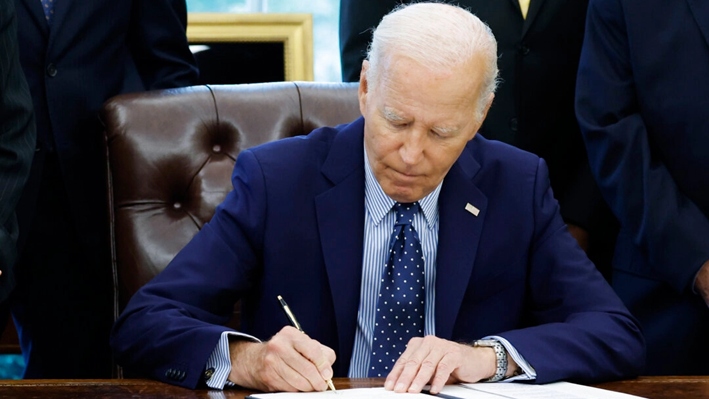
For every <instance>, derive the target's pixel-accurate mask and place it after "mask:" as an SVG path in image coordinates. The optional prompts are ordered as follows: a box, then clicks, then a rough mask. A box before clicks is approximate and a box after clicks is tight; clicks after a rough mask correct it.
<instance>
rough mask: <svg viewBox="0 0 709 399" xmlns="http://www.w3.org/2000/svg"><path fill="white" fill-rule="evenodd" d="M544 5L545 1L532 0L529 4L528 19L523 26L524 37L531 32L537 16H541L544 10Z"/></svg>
mask: <svg viewBox="0 0 709 399" xmlns="http://www.w3.org/2000/svg"><path fill="white" fill-rule="evenodd" d="M543 3H544V0H531V1H530V2H529V10H527V18H525V20H524V25H523V26H522V37H524V36H525V35H526V34H527V31H529V28H530V27H531V26H532V24H533V23H534V20H535V18H536V17H537V15H539V12H540V10H541V9H542V5H543Z"/></svg>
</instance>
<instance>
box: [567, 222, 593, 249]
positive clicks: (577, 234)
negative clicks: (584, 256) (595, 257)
mask: <svg viewBox="0 0 709 399" xmlns="http://www.w3.org/2000/svg"><path fill="white" fill-rule="evenodd" d="M566 227H567V228H568V229H569V233H571V236H573V237H574V238H575V239H576V242H578V243H579V246H580V247H581V249H583V250H584V252H588V231H586V230H585V229H583V228H581V227H579V226H577V225H575V224H567V225H566Z"/></svg>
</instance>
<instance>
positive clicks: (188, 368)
mask: <svg viewBox="0 0 709 399" xmlns="http://www.w3.org/2000/svg"><path fill="white" fill-rule="evenodd" d="M232 182H233V185H234V190H232V191H231V192H230V193H229V195H228V196H227V198H226V199H225V201H224V202H223V203H222V204H221V205H219V206H218V207H217V209H216V212H215V214H214V217H213V218H212V220H211V221H210V222H209V223H207V224H206V225H205V226H204V227H203V228H202V230H201V231H200V232H199V233H198V234H197V235H196V236H195V237H194V239H192V240H191V241H190V243H189V244H187V246H186V247H185V248H184V249H183V250H182V251H180V253H179V254H178V255H177V256H176V257H175V258H174V259H173V261H172V262H171V263H170V264H169V265H168V267H167V268H166V269H165V270H163V271H162V272H161V273H160V274H158V275H157V276H156V277H155V278H154V279H153V280H151V281H150V282H149V283H148V284H146V285H145V286H143V287H142V288H141V289H140V290H139V291H138V292H137V293H136V294H135V295H134V296H133V297H132V298H131V300H130V302H129V303H128V305H127V306H126V309H125V310H124V311H123V313H122V314H121V316H120V317H119V319H118V320H117V321H116V324H115V325H114V328H113V332H112V337H111V346H112V347H113V351H114V353H115V355H116V360H117V361H118V363H119V364H121V365H122V366H124V367H127V368H129V369H131V370H134V371H138V372H139V373H141V374H143V375H147V376H149V377H151V378H155V379H158V380H161V381H164V382H168V383H171V384H178V385H181V386H185V387H188V388H196V387H197V386H198V385H199V384H200V383H201V382H202V381H203V378H202V373H203V371H204V368H205V365H206V364H207V360H208V359H209V356H210V355H211V354H212V352H213V351H214V348H215V347H216V346H217V343H218V341H219V339H220V336H221V334H222V332H224V331H227V330H229V329H228V328H227V327H224V326H223V325H224V324H226V322H227V321H228V319H229V316H230V315H231V313H232V310H233V307H234V303H236V302H237V300H238V299H239V298H240V297H241V296H242V295H243V294H244V292H246V291H247V290H248V289H249V288H250V287H251V285H252V284H253V283H254V280H255V276H254V274H255V273H257V269H258V268H259V267H260V265H261V263H260V262H261V261H260V259H262V257H261V256H260V253H261V242H262V239H263V231H261V230H262V227H261V226H262V225H263V220H264V219H265V217H266V216H265V209H266V201H264V198H266V194H265V189H264V183H263V176H262V173H261V169H260V167H259V166H258V162H257V161H256V160H255V158H254V156H253V154H252V153H251V151H249V150H245V151H243V152H241V153H240V154H239V157H238V159H237V164H236V167H235V169H234V174H233V177H232ZM236 204H238V205H236ZM205 265H208V267H209V272H208V273H205V270H204V268H205ZM274 301H275V299H274ZM169 370H179V371H184V372H185V377H184V379H183V380H181V381H175V380H171V379H169V378H168V375H169V374H170V372H169Z"/></svg>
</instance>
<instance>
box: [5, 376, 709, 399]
mask: <svg viewBox="0 0 709 399" xmlns="http://www.w3.org/2000/svg"><path fill="white" fill-rule="evenodd" d="M383 383H384V380H383V379H354V380H350V379H346V378H336V379H335V386H337V388H338V389H345V388H365V387H379V386H382V385H383ZM597 386H598V387H599V388H604V389H609V390H613V391H618V392H625V393H629V394H633V395H638V396H642V397H646V398H649V399H676V398H682V399H700V398H702V399H704V398H709V377H641V378H638V379H636V380H628V381H619V382H610V383H605V384H599V385H597ZM249 393H251V392H250V391H244V390H226V391H216V390H206V389H203V390H196V391H193V390H189V389H185V388H179V387H176V386H172V385H167V384H163V383H161V382H157V381H152V380H141V379H136V380H132V379H131V380H18V381H11V380H6V381H0V398H2V399H32V398H37V399H39V398H41V399H69V398H72V399H74V398H92V399H93V398H101V399H123V398H136V399H139V398H151V399H162V398H165V399H168V398H169V399H243V398H244V397H245V396H246V395H248V394H249ZM402 399H405V397H404V396H402Z"/></svg>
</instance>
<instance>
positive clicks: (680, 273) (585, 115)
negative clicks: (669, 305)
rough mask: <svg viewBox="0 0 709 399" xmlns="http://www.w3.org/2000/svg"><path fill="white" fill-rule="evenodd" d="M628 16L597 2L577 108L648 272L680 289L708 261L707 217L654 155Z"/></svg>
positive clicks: (599, 170)
mask: <svg viewBox="0 0 709 399" xmlns="http://www.w3.org/2000/svg"><path fill="white" fill-rule="evenodd" d="M625 18H626V16H625V15H624V12H623V7H622V6H621V4H620V1H618V0H598V1H591V3H590V6H589V10H588V20H587V29H586V36H585V41H584V47H583V51H582V54H581V61H580V66H579V75H578V80H577V98H576V113H577V116H578V119H579V123H580V125H581V129H582V133H583V136H584V140H585V142H586V146H587V151H588V155H589V162H590V164H591V169H592V171H593V173H594V175H595V177H596V179H597V181H598V184H599V186H600V188H601V192H602V194H603V196H604V197H605V199H606V201H607V202H608V203H609V204H610V207H611V209H612V210H613V212H614V213H615V215H616V216H617V217H618V219H619V220H620V222H621V225H622V226H623V228H624V229H626V230H627V231H629V232H630V234H631V235H632V238H633V242H634V244H635V245H636V246H638V247H639V248H640V249H641V251H642V252H643V253H645V254H646V258H647V259H648V262H649V265H650V268H651V269H652V270H651V271H647V272H648V273H650V272H652V274H653V275H656V276H660V278H662V279H663V280H664V281H666V282H667V283H668V284H670V285H671V286H672V287H673V288H674V289H675V290H677V291H680V292H681V291H683V290H687V289H690V288H691V286H692V283H693V279H694V276H695V274H696V272H697V271H698V270H699V267H700V266H701V265H702V263H704V262H705V261H706V260H707V259H709V244H708V243H709V220H708V219H707V217H706V216H705V215H704V214H703V213H702V211H701V210H700V209H699V208H698V207H697V205H696V204H695V203H694V202H692V200H691V199H690V198H688V197H687V196H685V195H684V194H683V193H682V192H680V190H679V189H678V187H677V184H676V182H675V181H674V179H673V177H672V175H671V174H670V172H669V170H668V168H667V166H666V164H665V163H664V161H663V160H662V159H660V158H659V157H657V156H656V155H655V154H653V151H652V149H651V145H650V142H649V135H648V129H647V126H646V121H645V120H644V119H643V116H642V115H641V113H640V107H639V103H638V96H640V95H641V94H640V93H639V92H638V91H637V90H636V85H637V83H636V81H635V79H634V71H633V65H632V60H631V58H630V54H631V49H630V44H629V40H628V34H627V31H626V29H627V27H626V25H625V22H624V21H625ZM668 62H669V61H668ZM668 67H669V65H668ZM668 73H673V72H671V71H670V72H668ZM657 101H660V99H657Z"/></svg>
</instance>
